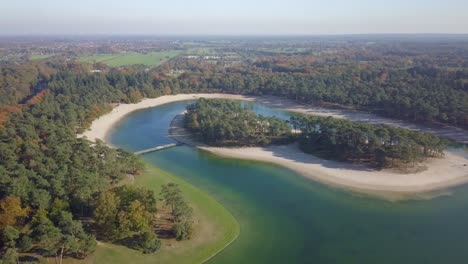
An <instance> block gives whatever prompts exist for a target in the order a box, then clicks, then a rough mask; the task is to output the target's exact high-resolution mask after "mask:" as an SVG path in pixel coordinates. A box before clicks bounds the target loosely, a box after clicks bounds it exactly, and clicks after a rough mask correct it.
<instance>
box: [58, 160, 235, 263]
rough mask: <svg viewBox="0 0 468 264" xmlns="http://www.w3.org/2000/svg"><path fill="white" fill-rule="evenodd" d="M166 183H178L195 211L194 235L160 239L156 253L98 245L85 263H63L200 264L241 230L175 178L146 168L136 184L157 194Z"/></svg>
mask: <svg viewBox="0 0 468 264" xmlns="http://www.w3.org/2000/svg"><path fill="white" fill-rule="evenodd" d="M169 182H174V183H177V184H179V186H180V187H181V189H182V191H183V193H184V195H185V197H186V198H187V200H188V201H189V202H190V204H191V206H192V207H193V209H194V213H195V217H194V218H195V223H194V230H195V232H194V236H193V238H192V239H191V240H188V241H175V240H163V246H162V248H161V250H160V251H158V252H157V253H155V254H142V253H140V252H138V251H135V250H131V249H128V248H126V247H123V246H118V245H113V244H107V243H101V242H99V244H98V247H97V249H96V252H95V253H94V255H93V256H90V257H89V258H87V259H86V260H85V261H83V260H81V261H78V260H73V259H67V260H66V263H68V264H70V263H116V264H118V263H136V264H140V263H190V264H193V263H201V262H203V261H204V260H206V259H207V258H209V257H210V256H212V255H214V254H216V253H217V252H218V251H220V250H221V249H223V248H224V247H225V246H226V245H227V244H229V243H230V242H231V241H233V240H234V239H235V238H236V237H237V235H238V234H239V231H240V229H239V224H238V223H237V221H236V219H235V218H234V217H233V216H232V215H231V214H230V213H229V212H228V211H227V210H226V209H225V208H224V207H223V206H222V205H221V204H219V203H218V202H217V201H216V200H214V199H213V198H211V197H210V196H209V195H208V194H206V193H204V192H202V191H200V190H199V189H197V188H195V187H194V186H192V185H191V184H189V183H187V182H185V181H183V180H181V179H179V178H178V177H176V176H174V175H171V174H169V173H167V172H164V171H162V170H160V169H158V168H155V167H152V166H150V165H148V169H147V172H146V173H145V174H144V175H141V176H139V177H137V179H136V182H135V184H136V185H137V186H144V187H146V188H149V189H152V190H154V191H155V193H156V194H159V191H160V187H161V185H162V184H165V183H169ZM64 262H65V261H64Z"/></svg>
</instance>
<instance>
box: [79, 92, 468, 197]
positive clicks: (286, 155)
mask: <svg viewBox="0 0 468 264" xmlns="http://www.w3.org/2000/svg"><path fill="white" fill-rule="evenodd" d="M201 97H205V98H224V99H233V100H245V101H254V102H259V103H262V104H264V105H266V106H269V107H273V108H279V107H278V106H283V107H284V108H282V109H283V110H286V111H295V112H302V113H306V114H321V115H332V116H335V117H342V116H340V115H337V114H333V113H330V112H326V113H324V112H317V111H315V108H312V107H311V108H310V109H307V108H304V106H302V105H294V103H293V102H292V101H289V100H280V99H278V98H274V97H253V96H242V95H231V94H179V95H173V96H162V97H158V98H155V99H145V100H143V101H142V102H140V103H137V104H120V105H118V106H117V107H116V108H114V109H113V110H112V111H111V112H110V113H109V114H106V115H104V116H102V117H100V118H99V119H97V120H95V121H94V122H93V123H92V125H91V128H90V130H88V131H86V132H85V133H83V134H82V135H80V136H86V137H87V138H88V139H89V140H92V141H95V140H96V139H100V140H103V141H104V142H106V143H108V144H109V142H108V140H107V135H108V133H109V132H110V131H111V129H112V127H113V126H114V125H115V124H116V123H117V122H118V121H119V120H120V119H121V118H123V117H124V116H126V115H127V114H129V113H131V112H133V111H135V110H140V109H145V108H149V107H155V106H159V105H163V104H166V103H171V102H176V101H184V100H193V99H198V98H201ZM268 102H270V103H268ZM172 134H174V133H172ZM172 136H173V137H174V135H172ZM175 139H177V140H179V141H182V142H185V143H189V144H190V145H194V146H196V147H198V148H201V149H204V150H206V151H209V152H212V153H214V154H216V155H220V156H224V157H230V158H239V159H248V160H257V161H263V162H269V163H274V164H278V165H281V166H284V167H287V168H289V169H292V170H294V171H296V172H297V173H299V174H301V175H303V176H305V177H307V178H310V179H313V180H316V181H319V182H322V183H325V184H328V185H332V186H335V187H339V188H343V189H348V190H352V191H356V192H359V193H365V194H372V195H378V196H383V197H385V198H388V199H392V200H393V199H401V198H402V197H406V196H412V197H415V196H416V197H417V196H421V195H422V194H425V193H430V192H434V191H438V192H440V191H443V190H445V189H447V188H449V187H453V186H456V185H461V184H465V183H468V166H467V163H468V159H467V158H465V157H463V156H462V155H459V154H456V153H455V152H452V151H447V152H446V155H445V157H444V158H442V159H431V160H429V161H428V162H427V163H425V164H424V165H426V166H427V170H425V171H422V172H418V173H408V174H400V173H395V172H391V171H389V170H382V171H377V170H373V169H369V168H368V167H365V166H361V165H354V164H347V163H340V162H335V161H329V160H323V159H320V158H317V157H315V156H313V155H310V154H305V153H303V152H302V151H300V150H299V149H298V148H297V146H296V145H287V146H269V147H264V148H259V147H249V148H217V147H209V146H205V145H203V144H199V143H195V142H193V141H190V140H189V138H188V137H187V135H186V134H185V135H183V136H181V135H178V136H175ZM188 141H190V142H188Z"/></svg>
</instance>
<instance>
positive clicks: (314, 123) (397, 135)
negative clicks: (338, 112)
mask: <svg viewBox="0 0 468 264" xmlns="http://www.w3.org/2000/svg"><path fill="white" fill-rule="evenodd" d="M290 124H291V125H292V126H293V127H294V129H298V130H299V131H301V133H298V134H297V135H298V137H299V138H298V140H299V146H300V148H301V149H302V150H303V151H304V152H307V153H312V154H314V155H318V156H320V157H324V158H327V159H334V160H341V161H351V162H355V163H364V164H368V165H371V166H374V167H377V168H384V167H389V168H393V167H406V168H407V167H414V165H416V164H417V163H419V162H422V161H424V160H426V159H427V158H430V157H441V156H443V155H444V154H443V150H444V149H445V148H446V146H447V143H448V142H447V141H446V140H444V139H441V138H439V137H437V136H434V135H433V134H430V133H420V132H416V131H411V130H408V129H401V128H394V127H388V126H384V125H370V124H365V123H360V122H351V121H348V120H345V119H335V118H331V117H318V116H305V115H294V116H292V117H291V119H290Z"/></svg>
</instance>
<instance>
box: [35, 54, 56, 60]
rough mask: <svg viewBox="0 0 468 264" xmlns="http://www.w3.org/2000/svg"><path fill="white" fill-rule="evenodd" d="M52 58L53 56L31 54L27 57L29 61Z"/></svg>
mask: <svg viewBox="0 0 468 264" xmlns="http://www.w3.org/2000/svg"><path fill="white" fill-rule="evenodd" d="M52 56H54V54H31V55H29V59H30V60H42V59H46V58H49V57H52Z"/></svg>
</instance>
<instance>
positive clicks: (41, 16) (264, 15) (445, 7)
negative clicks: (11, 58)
mask: <svg viewBox="0 0 468 264" xmlns="http://www.w3.org/2000/svg"><path fill="white" fill-rule="evenodd" d="M385 2H386V3H385ZM467 10H468V2H467V1H460V0H447V1H434V0H428V1H422V0H415V1H411V2H406V1H403V0H395V1H392V2H391V3H388V1H370V0H362V1H359V2H354V3H352V2H351V1H343V0H329V1H327V2H326V3H323V2H321V1H315V0H312V1H306V0H290V1H279V0H271V1H267V0H258V1H255V2H249V1H247V0H239V1H236V2H228V3H224V2H220V1H214V0H201V1H196V2H195V1H192V2H187V1H181V0H174V1H171V2H167V1H164V2H163V1H150V0H140V1H132V2H129V1H122V0H115V1H111V0H103V1H99V2H97V1H92V0H82V1H80V2H77V1H69V0H63V1H58V0H43V1H32V2H30V1H26V0H17V1H14V2H8V3H4V4H3V6H2V10H0V35H239V36H256V35H260V36H265V35H272V36H275V35H278V36H281V35H297V36H301V35H304V36H308V35H367V34H370V35H373V34H468V16H466V11H467Z"/></svg>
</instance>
